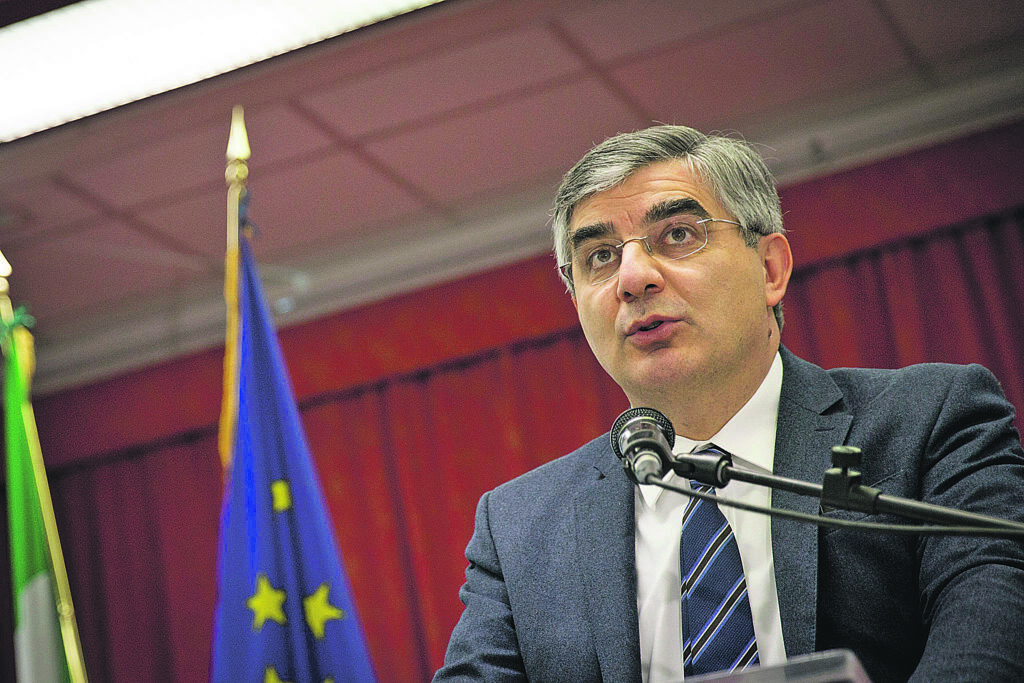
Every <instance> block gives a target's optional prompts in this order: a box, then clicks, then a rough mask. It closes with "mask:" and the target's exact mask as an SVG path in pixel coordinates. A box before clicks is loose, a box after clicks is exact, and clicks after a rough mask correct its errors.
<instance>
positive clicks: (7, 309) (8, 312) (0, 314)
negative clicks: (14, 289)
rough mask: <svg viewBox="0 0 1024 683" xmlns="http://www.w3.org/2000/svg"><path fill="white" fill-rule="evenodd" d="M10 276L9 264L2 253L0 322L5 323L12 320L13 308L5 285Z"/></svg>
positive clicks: (8, 287) (0, 258)
mask: <svg viewBox="0 0 1024 683" xmlns="http://www.w3.org/2000/svg"><path fill="white" fill-rule="evenodd" d="M10 276H11V264H10V262H8V260H7V259H6V258H4V255H3V252H0V320H2V321H3V322H5V323H9V322H11V320H13V319H14V307H13V306H12V304H11V299H10V291H11V288H10V285H9V284H7V278H9V277H10Z"/></svg>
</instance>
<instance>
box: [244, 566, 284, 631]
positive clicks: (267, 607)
mask: <svg viewBox="0 0 1024 683" xmlns="http://www.w3.org/2000/svg"><path fill="white" fill-rule="evenodd" d="M284 598H285V594H284V591H283V590H279V589H277V588H274V587H273V586H272V585H270V580H269V579H267V575H266V574H263V573H262V572H261V573H260V575H259V576H258V577H257V578H256V592H255V593H253V594H252V597H250V598H249V599H248V600H246V601H245V605H246V607H248V608H249V609H251V610H252V627H253V629H254V630H256V631H259V630H260V629H261V628H263V624H264V623H265V622H266V621H267V619H270V620H272V621H276V622H277V623H279V624H285V623H287V622H288V619H286V618H285V616H284Z"/></svg>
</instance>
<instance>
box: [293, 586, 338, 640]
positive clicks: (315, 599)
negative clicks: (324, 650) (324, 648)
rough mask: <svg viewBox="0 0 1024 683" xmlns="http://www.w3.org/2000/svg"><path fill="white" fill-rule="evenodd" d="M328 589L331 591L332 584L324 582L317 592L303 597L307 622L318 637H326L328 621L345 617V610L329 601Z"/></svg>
mask: <svg viewBox="0 0 1024 683" xmlns="http://www.w3.org/2000/svg"><path fill="white" fill-rule="evenodd" d="M328 591H330V586H328V585H327V584H326V583H322V584H320V587H319V588H317V589H316V592H315V593H313V594H312V595H309V596H306V597H305V598H303V599H302V608H303V610H304V611H305V612H306V624H308V625H309V630H311V631H312V632H313V635H314V636H316V637H317V638H323V637H324V634H325V633H326V631H327V628H326V623H327V622H328V621H330V620H331V619H344V618H345V610H343V609H341V608H339V607H335V606H334V605H332V604H331V603H330V602H328V601H327V593H328Z"/></svg>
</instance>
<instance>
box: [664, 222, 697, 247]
mask: <svg viewBox="0 0 1024 683" xmlns="http://www.w3.org/2000/svg"><path fill="white" fill-rule="evenodd" d="M696 237H697V228H695V227H694V226H692V225H688V224H686V223H681V224H676V225H673V226H672V227H670V228H669V229H668V230H666V231H665V234H664V239H665V243H666V244H686V243H688V242H692V241H693V240H694V239H695V238H696Z"/></svg>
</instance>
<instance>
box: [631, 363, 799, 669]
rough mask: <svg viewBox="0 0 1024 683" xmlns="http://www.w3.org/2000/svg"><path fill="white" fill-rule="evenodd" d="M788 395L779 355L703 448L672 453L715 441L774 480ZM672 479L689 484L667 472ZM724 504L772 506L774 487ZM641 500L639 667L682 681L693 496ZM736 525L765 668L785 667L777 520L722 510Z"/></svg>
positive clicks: (733, 493) (682, 442)
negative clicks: (683, 545) (682, 539)
mask: <svg viewBox="0 0 1024 683" xmlns="http://www.w3.org/2000/svg"><path fill="white" fill-rule="evenodd" d="M781 392H782V358H781V357H780V356H779V355H778V354H776V355H775V360H774V362H773V363H772V366H771V369H770V370H769V371H768V374H767V375H766V376H765V378H764V381H763V382H762V383H761V386H760V387H759V388H758V390H757V391H756V392H755V393H754V395H753V396H751V398H750V400H749V401H747V403H746V404H745V405H744V406H743V407H742V408H741V409H740V410H739V412H737V413H736V414H735V415H734V416H733V417H732V419H731V420H729V422H728V423H726V425H725V426H724V427H722V429H721V430H720V431H719V432H718V433H717V434H715V435H714V436H713V437H712V438H711V439H709V440H708V441H705V442H696V441H691V440H690V439H686V438H683V437H680V436H677V437H676V442H675V446H674V448H673V452H675V453H689V452H691V451H692V450H694V448H695V447H697V446H703V445H704V444H706V443H709V442H713V443H714V444H715V445H716V446H719V447H720V448H723V449H725V450H726V451H728V452H729V453H732V455H733V465H734V466H736V467H742V468H746V469H752V470H757V471H760V472H764V473H768V474H770V473H771V472H772V463H773V461H774V458H775V430H776V425H777V422H778V415H779V395H780V393H781ZM665 480H666V481H668V482H671V483H674V484H675V485H677V486H678V485H683V486H688V483H687V482H685V481H684V480H682V479H679V478H678V477H676V475H675V474H674V473H671V472H670V473H669V474H668V475H667V476H666V478H665ZM716 493H717V494H718V495H719V497H720V498H724V499H731V500H738V501H743V502H744V503H752V504H756V505H763V506H767V505H769V504H770V503H771V489H769V488H767V487H763V486H756V485H754V484H747V483H744V482H738V481H733V482H730V483H729V485H728V486H726V487H724V488H722V489H719V490H718V491H717V492H716ZM634 495H635V496H636V501H635V502H636V506H635V509H636V568H637V608H638V610H639V615H640V666H641V671H642V673H643V680H644V683H664V682H666V681H681V680H682V679H683V655H682V651H683V644H682V617H681V607H680V587H679V586H680V581H681V579H680V576H679V574H680V571H679V534H680V527H681V525H682V519H683V508H684V507H685V506H686V502H687V500H688V498H687V497H686V496H684V495H682V494H679V493H674V492H672V491H666V490H664V489H661V488H659V487H657V486H652V485H644V486H638V487H637V490H636V492H635V494H634ZM719 507H720V509H721V511H722V514H723V515H724V516H725V518H726V520H728V522H729V524H730V526H732V529H733V533H734V534H735V536H736V543H737V545H738V546H739V551H740V561H741V562H742V564H743V572H744V574H745V575H746V578H747V593H748V596H749V598H750V608H751V613H752V614H753V618H754V635H755V636H756V638H757V650H758V657H759V658H760V661H761V664H762V665H772V664H780V663H782V662H785V661H786V649H785V645H784V643H783V641H782V618H781V617H780V615H779V596H778V592H777V590H776V588H775V564H774V561H773V559H772V538H771V517H769V516H767V515H762V514H760V513H756V512H745V511H743V510H737V509H736V508H731V507H726V506H719Z"/></svg>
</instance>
